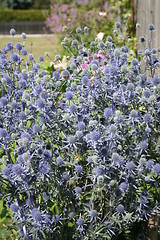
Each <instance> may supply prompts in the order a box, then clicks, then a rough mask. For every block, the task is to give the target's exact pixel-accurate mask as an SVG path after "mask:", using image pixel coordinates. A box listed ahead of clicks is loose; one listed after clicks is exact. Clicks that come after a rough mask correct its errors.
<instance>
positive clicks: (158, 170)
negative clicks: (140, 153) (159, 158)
mask: <svg viewBox="0 0 160 240" xmlns="http://www.w3.org/2000/svg"><path fill="white" fill-rule="evenodd" d="M153 171H154V172H155V174H156V175H157V174H160V164H159V163H156V164H155V165H154V166H153Z"/></svg>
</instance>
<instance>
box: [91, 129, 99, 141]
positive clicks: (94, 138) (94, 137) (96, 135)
mask: <svg viewBox="0 0 160 240" xmlns="http://www.w3.org/2000/svg"><path fill="white" fill-rule="evenodd" d="M90 138H91V140H92V141H93V142H97V141H98V140H99V139H100V133H99V132H98V131H96V130H93V131H92V132H91V133H90Z"/></svg>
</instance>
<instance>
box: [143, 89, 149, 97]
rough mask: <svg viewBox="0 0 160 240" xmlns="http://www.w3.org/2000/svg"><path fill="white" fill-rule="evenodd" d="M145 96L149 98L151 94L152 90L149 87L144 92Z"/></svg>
mask: <svg viewBox="0 0 160 240" xmlns="http://www.w3.org/2000/svg"><path fill="white" fill-rule="evenodd" d="M143 96H144V97H145V98H149V97H150V96H151V91H150V90H149V89H148V90H145V91H144V93H143Z"/></svg>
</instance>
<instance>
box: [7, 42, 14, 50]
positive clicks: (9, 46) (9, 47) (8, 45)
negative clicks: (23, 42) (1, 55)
mask: <svg viewBox="0 0 160 240" xmlns="http://www.w3.org/2000/svg"><path fill="white" fill-rule="evenodd" d="M12 49H13V43H12V42H8V43H7V44H6V50H8V51H10V50H12Z"/></svg>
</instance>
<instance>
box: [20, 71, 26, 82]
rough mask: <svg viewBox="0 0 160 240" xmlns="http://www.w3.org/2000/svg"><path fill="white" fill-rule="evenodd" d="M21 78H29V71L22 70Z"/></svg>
mask: <svg viewBox="0 0 160 240" xmlns="http://www.w3.org/2000/svg"><path fill="white" fill-rule="evenodd" d="M21 78H22V79H24V80H27V79H28V73H27V71H24V72H22V74H21Z"/></svg>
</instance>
